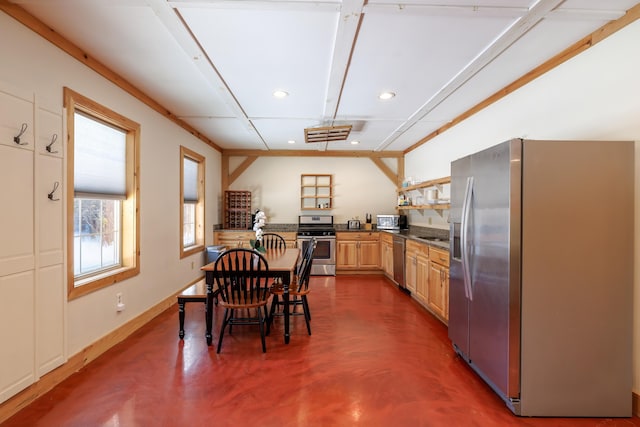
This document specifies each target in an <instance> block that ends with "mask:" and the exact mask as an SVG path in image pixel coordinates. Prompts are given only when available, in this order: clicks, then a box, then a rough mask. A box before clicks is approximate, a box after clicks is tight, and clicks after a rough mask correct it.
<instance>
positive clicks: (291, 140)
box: [287, 139, 296, 144]
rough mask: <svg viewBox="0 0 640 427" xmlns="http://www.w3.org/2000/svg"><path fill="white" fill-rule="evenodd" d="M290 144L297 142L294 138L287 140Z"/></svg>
mask: <svg viewBox="0 0 640 427" xmlns="http://www.w3.org/2000/svg"><path fill="white" fill-rule="evenodd" d="M287 142H288V143H289V144H295V143H296V142H295V141H294V140H293V139H290V140H288V141H287Z"/></svg>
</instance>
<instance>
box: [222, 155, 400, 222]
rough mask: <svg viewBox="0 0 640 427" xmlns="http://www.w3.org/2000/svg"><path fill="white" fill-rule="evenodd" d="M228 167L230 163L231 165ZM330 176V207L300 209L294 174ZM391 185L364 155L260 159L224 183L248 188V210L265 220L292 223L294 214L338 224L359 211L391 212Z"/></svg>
mask: <svg viewBox="0 0 640 427" xmlns="http://www.w3.org/2000/svg"><path fill="white" fill-rule="evenodd" d="M231 164H232V165H233V163H231ZM302 174H331V175H333V194H334V199H333V205H334V209H331V210H330V211H319V210H310V211H302V210H301V209H300V176H301V175H302ZM395 188H396V187H395V184H394V183H393V182H391V180H390V179H389V178H387V176H386V175H384V174H383V173H382V171H381V170H380V169H378V167H377V166H376V165H375V164H374V163H373V162H372V161H371V160H370V159H367V158H342V157H328V158H325V157H260V158H258V159H257V160H256V161H255V162H254V163H253V164H252V165H251V166H250V167H249V168H248V169H247V170H246V171H245V172H244V173H243V174H242V175H240V177H239V178H238V179H237V180H236V181H234V182H233V183H232V184H231V185H230V186H229V189H230V190H248V191H251V196H252V209H253V210H255V209H257V208H261V209H263V210H264V211H265V213H266V214H267V224H269V223H275V224H284V223H287V224H296V223H297V222H298V215H301V214H315V213H322V214H327V215H333V216H334V218H333V220H334V223H336V224H344V223H346V221H347V220H348V219H352V218H353V219H355V218H356V217H357V218H359V219H360V220H361V221H362V222H363V223H364V216H365V213H370V214H372V215H373V218H374V221H375V216H376V215H377V214H392V213H395V203H396V201H397V198H396V192H395Z"/></svg>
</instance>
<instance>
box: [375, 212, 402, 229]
mask: <svg viewBox="0 0 640 427" xmlns="http://www.w3.org/2000/svg"><path fill="white" fill-rule="evenodd" d="M376 217H377V221H376V224H377V228H378V230H405V229H407V228H409V223H408V222H407V216H406V215H377V216H376Z"/></svg>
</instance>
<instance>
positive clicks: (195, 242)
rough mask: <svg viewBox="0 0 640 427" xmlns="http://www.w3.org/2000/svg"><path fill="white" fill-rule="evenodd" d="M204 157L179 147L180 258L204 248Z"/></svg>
mask: <svg viewBox="0 0 640 427" xmlns="http://www.w3.org/2000/svg"><path fill="white" fill-rule="evenodd" d="M204 228H205V227H204V157H203V156H201V155H200V154H198V153H196V152H194V151H191V150H189V149H188V148H186V147H182V146H181V147H180V236H182V237H181V244H180V258H184V257H186V256H189V255H191V254H194V253H196V252H202V250H203V249H204Z"/></svg>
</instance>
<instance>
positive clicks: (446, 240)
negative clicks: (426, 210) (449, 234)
mask: <svg viewBox="0 0 640 427" xmlns="http://www.w3.org/2000/svg"><path fill="white" fill-rule="evenodd" d="M416 237H417V238H418V239H423V240H428V241H430V242H448V241H449V240H448V239H441V238H440V237H433V236H416Z"/></svg>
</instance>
